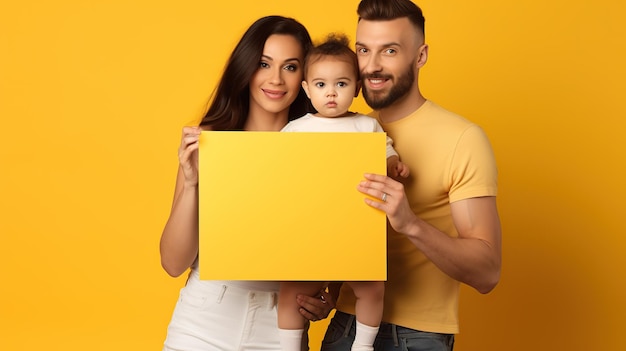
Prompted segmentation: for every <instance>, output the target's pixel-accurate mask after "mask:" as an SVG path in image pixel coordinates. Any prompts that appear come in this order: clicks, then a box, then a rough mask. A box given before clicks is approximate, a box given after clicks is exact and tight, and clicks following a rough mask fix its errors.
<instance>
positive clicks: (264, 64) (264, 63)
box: [259, 61, 270, 68]
mask: <svg viewBox="0 0 626 351" xmlns="http://www.w3.org/2000/svg"><path fill="white" fill-rule="evenodd" d="M269 66H270V65H269V64H268V63H267V62H263V61H261V62H259V67H260V68H268V67H269Z"/></svg>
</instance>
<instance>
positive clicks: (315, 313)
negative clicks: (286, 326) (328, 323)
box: [296, 289, 335, 322]
mask: <svg viewBox="0 0 626 351" xmlns="http://www.w3.org/2000/svg"><path fill="white" fill-rule="evenodd" d="M296 299H297V301H298V304H299V305H300V314H302V316H303V317H304V318H306V319H308V320H310V321H313V322H315V321H319V320H322V319H324V318H326V317H328V315H329V314H330V311H332V310H333V308H335V299H334V297H333V295H332V294H330V293H328V292H327V291H326V289H324V290H322V291H320V292H319V294H317V295H316V296H307V295H298V296H297V297H296Z"/></svg>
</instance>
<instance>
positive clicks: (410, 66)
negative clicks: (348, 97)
mask: <svg viewBox="0 0 626 351" xmlns="http://www.w3.org/2000/svg"><path fill="white" fill-rule="evenodd" d="M422 43H423V38H422V37H421V35H418V34H417V32H416V30H415V27H414V26H413V25H412V24H411V22H410V21H409V19H408V18H406V17H405V18H398V19H394V20H390V21H367V20H361V21H359V23H358V25H357V31H356V53H357V56H358V58H359V69H360V71H361V81H362V84H363V85H362V88H363V97H364V98H365V101H366V102H367V104H368V105H369V106H370V107H372V108H373V109H375V110H379V109H382V108H385V107H388V106H390V105H391V104H393V103H394V102H396V101H398V100H399V99H401V98H403V97H405V96H407V94H408V93H409V92H410V91H411V90H413V89H417V84H416V83H415V80H416V78H417V75H416V60H417V58H418V56H419V55H418V54H419V50H420V47H421V45H422Z"/></svg>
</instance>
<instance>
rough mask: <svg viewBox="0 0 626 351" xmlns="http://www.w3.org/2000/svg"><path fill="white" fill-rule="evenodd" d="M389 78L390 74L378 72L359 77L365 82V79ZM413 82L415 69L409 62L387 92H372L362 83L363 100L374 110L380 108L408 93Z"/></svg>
mask: <svg viewBox="0 0 626 351" xmlns="http://www.w3.org/2000/svg"><path fill="white" fill-rule="evenodd" d="M368 78H369V79H376V78H381V79H391V78H392V76H391V75H388V74H380V73H372V74H366V75H363V76H361V79H362V80H363V82H364V83H365V80H366V79H368ZM414 83H415V69H414V68H413V64H410V65H409V67H408V69H407V70H406V71H405V72H404V74H402V75H401V76H400V77H398V80H397V81H396V84H395V85H393V86H392V87H391V89H390V90H389V92H387V94H385V93H384V92H372V91H369V90H367V84H363V97H364V98H365V102H367V104H368V105H369V106H370V107H371V108H373V109H374V110H380V109H382V108H385V107H388V106H390V105H391V104H393V103H394V102H396V101H398V99H400V98H402V97H404V96H405V95H406V94H408V92H409V90H411V88H412V87H413V84H414Z"/></svg>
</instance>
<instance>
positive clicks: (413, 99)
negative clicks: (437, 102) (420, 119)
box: [378, 92, 426, 123]
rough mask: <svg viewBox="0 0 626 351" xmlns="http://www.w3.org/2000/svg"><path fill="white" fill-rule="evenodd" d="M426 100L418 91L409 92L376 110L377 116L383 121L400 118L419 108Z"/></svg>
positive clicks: (392, 120)
mask: <svg viewBox="0 0 626 351" xmlns="http://www.w3.org/2000/svg"><path fill="white" fill-rule="evenodd" d="M425 102H426V98H425V97H424V96H422V94H420V93H419V92H417V94H409V95H407V96H405V97H403V98H401V99H399V100H398V101H396V102H395V103H393V104H392V105H391V106H389V107H385V108H383V109H380V110H379V111H378V118H379V119H380V121H381V122H383V123H391V122H395V121H397V120H400V119H402V118H404V117H406V116H408V115H410V114H411V113H413V112H414V111H416V110H417V109H418V108H420V107H421V106H422V105H423V104H424V103H425Z"/></svg>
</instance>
